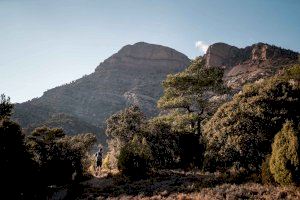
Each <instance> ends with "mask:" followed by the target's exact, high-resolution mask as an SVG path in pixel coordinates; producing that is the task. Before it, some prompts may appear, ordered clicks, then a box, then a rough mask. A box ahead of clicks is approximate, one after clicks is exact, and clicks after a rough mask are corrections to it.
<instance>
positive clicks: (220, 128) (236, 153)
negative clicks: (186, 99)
mask: <svg viewBox="0 0 300 200" xmlns="http://www.w3.org/2000/svg"><path fill="white" fill-rule="evenodd" d="M295 68H299V66H296V67H295ZM294 71H297V70H294ZM293 76H296V74H293ZM299 94H300V85H299V84H297V83H295V82H294V79H290V78H289V77H288V76H287V75H286V74H285V73H283V74H282V75H277V76H274V77H272V78H269V79H266V80H263V81H260V82H256V83H253V84H248V85H245V86H244V87H243V90H242V91H241V92H240V93H239V94H236V95H235V96H234V97H233V100H232V101H230V102H228V103H225V104H223V105H222V106H221V107H220V108H219V109H218V110H217V112H216V113H215V114H214V115H213V116H212V118H211V119H210V120H209V121H208V122H207V123H206V124H205V125H204V126H203V134H204V136H205V140H206V148H207V149H206V153H205V160H206V161H205V163H206V166H205V167H206V169H208V170H211V171H214V170H216V169H218V168H219V169H222V168H223V169H224V168H229V167H230V166H233V165H237V166H242V167H245V168H247V169H251V170H258V169H259V166H260V165H261V160H263V159H264V158H265V156H266V155H267V154H269V153H270V152H271V141H272V140H273V137H274V136H275V134H276V133H278V131H279V130H280V129H281V127H282V124H283V123H284V122H285V120H286V119H291V120H293V121H294V122H299V117H300V116H299V109H300V99H299Z"/></svg>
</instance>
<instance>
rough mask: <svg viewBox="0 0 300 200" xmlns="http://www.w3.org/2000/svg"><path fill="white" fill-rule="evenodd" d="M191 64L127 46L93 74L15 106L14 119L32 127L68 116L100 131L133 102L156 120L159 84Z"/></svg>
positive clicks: (148, 47)
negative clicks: (109, 120) (60, 116)
mask: <svg viewBox="0 0 300 200" xmlns="http://www.w3.org/2000/svg"><path fill="white" fill-rule="evenodd" d="M189 62H190V60H189V58H188V57H187V56H185V55H184V54H182V53H180V52H178V51H176V50H174V49H171V48H169V47H164V46H161V45H154V44H148V43H144V42H139V43H136V44H134V45H127V46H124V47H123V48H122V49H121V50H120V51H118V52H117V53H116V54H114V55H112V56H111V57H109V58H108V59H106V60H104V61H103V62H102V63H100V65H99V66H97V68H96V70H95V72H93V73H92V74H90V75H87V76H84V77H82V78H80V79H78V80H75V81H73V82H71V83H70V84H66V85H62V86H59V87H56V88H53V89H50V90H48V91H46V92H45V93H44V94H43V96H42V97H40V98H36V99H33V100H31V101H27V102H25V103H21V104H16V106H15V113H14V119H15V120H17V121H18V122H19V123H20V124H21V126H22V127H25V128H28V127H29V126H33V125H34V124H45V121H47V120H48V119H49V118H50V117H51V116H52V115H53V114H57V113H66V114H68V115H69V116H73V117H76V118H77V119H80V120H82V121H84V122H85V123H88V124H90V125H91V126H97V127H102V125H103V123H104V122H105V119H106V118H107V117H109V116H110V115H111V114H113V113H115V112H117V111H119V110H121V109H123V108H125V107H126V106H128V105H131V104H136V105H139V106H140V107H141V109H142V110H143V112H144V113H145V114H146V115H147V116H154V115H156V114H157V113H158V110H157V108H156V101H157V99H158V98H159V97H160V96H161V95H162V87H161V82H162V81H163V80H164V79H165V78H166V75H167V74H170V73H176V72H179V71H181V70H183V69H184V68H185V67H186V66H187V65H188V64H189ZM62 123H63V122H62ZM46 124H47V123H46ZM56 124H57V125H58V126H59V125H60V124H58V123H56ZM61 126H62V127H65V128H67V129H68V130H66V132H70V130H69V128H68V127H66V126H63V125H61ZM73 131H74V130H72V131H71V132H73ZM78 131H80V130H78Z"/></svg>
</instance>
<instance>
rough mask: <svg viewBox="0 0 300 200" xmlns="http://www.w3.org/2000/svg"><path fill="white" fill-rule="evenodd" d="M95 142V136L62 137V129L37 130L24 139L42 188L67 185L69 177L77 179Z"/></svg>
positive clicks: (88, 134)
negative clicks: (44, 186) (40, 179)
mask: <svg viewBox="0 0 300 200" xmlns="http://www.w3.org/2000/svg"><path fill="white" fill-rule="evenodd" d="M95 142H96V137H95V135H93V134H90V133H87V134H79V135H76V136H66V135H65V134H64V132H63V130H62V129H57V128H52V129H51V128H47V127H41V128H37V129H35V130H34V131H33V132H32V134H31V135H30V136H28V137H27V145H28V148H29V150H30V152H31V153H32V154H33V155H34V160H35V162H36V163H37V164H38V166H39V173H40V176H41V177H42V181H43V184H44V185H50V184H65V183H68V182H70V181H72V174H73V173H76V174H77V178H80V176H82V174H83V172H84V169H85V167H86V166H84V165H83V163H84V160H85V159H87V156H88V155H87V152H88V151H89V150H90V149H91V147H92V146H93V144H94V143H95ZM86 168H87V167H86Z"/></svg>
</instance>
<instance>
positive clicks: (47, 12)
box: [0, 0, 300, 102]
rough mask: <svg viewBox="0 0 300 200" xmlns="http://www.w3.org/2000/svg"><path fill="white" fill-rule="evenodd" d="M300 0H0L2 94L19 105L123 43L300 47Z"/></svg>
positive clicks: (191, 51)
mask: <svg viewBox="0 0 300 200" xmlns="http://www.w3.org/2000/svg"><path fill="white" fill-rule="evenodd" d="M299 22H300V1H299V0H248V1H246V0H245V1H240V0H226V1H225V0H219V1H217V0H207V1H201V0H198V1H196V0H195V1H192V0H190V1H189V0H182V1H175V0H156V1H155V0H152V1H151V0H147V1H146V0H145V1H143V0H139V1H137V0H132V1H129V0H120V1H108V0H107V1H100V0H98V1H96V0H57V1H49V0H47V1H42V0H40V1H38V0H19V1H17V0H0V76H1V77H0V93H5V94H6V95H8V96H10V97H11V99H12V101H13V102H23V101H26V100H29V99H31V98H34V97H38V96H41V95H42V94H43V92H44V91H45V90H47V89H50V88H53V87H55V86H58V85H61V84H64V83H68V82H70V81H72V80H75V79H77V78H80V77H81V76H83V75H84V74H90V73H92V72H93V71H94V69H95V67H96V66H97V65H98V64H99V63H100V62H101V61H103V60H104V59H105V58H107V57H109V56H110V55H112V54H113V53H115V52H116V51H118V50H119V49H120V48H121V47H122V46H124V45H126V44H133V43H136V42H139V41H145V42H149V43H155V44H162V45H165V46H169V47H172V48H174V49H176V50H178V51H180V52H182V53H184V54H186V55H187V56H188V57H190V58H194V57H195V56H197V55H200V54H202V53H203V52H202V51H201V50H199V49H197V48H196V47H195V43H196V42H197V41H202V42H204V44H212V43H214V42H220V41H221V42H226V43H229V44H232V45H236V46H238V47H244V46H246V45H251V44H253V43H257V42H267V43H271V44H274V45H278V46H281V47H284V48H288V49H292V50H295V51H300V23H299Z"/></svg>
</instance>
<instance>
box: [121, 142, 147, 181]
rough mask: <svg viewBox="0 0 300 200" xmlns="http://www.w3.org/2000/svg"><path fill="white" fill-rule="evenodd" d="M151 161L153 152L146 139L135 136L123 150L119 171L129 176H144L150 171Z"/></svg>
mask: <svg viewBox="0 0 300 200" xmlns="http://www.w3.org/2000/svg"><path fill="white" fill-rule="evenodd" d="M151 159H152V155H151V150H150V147H149V145H148V144H147V141H146V139H145V138H139V137H138V136H135V137H134V138H133V139H132V141H130V142H129V143H127V144H126V145H125V146H123V147H122V148H121V150H120V155H119V156H118V169H119V170H120V171H121V172H122V173H123V174H124V175H127V176H131V177H140V176H144V175H146V174H147V172H148V171H149V169H150V164H151Z"/></svg>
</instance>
